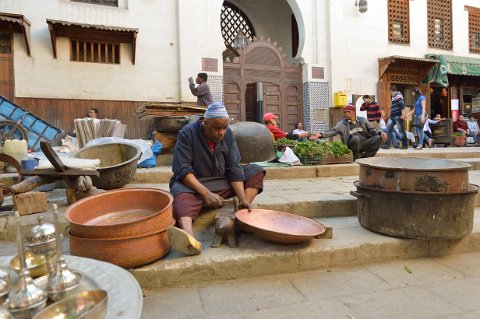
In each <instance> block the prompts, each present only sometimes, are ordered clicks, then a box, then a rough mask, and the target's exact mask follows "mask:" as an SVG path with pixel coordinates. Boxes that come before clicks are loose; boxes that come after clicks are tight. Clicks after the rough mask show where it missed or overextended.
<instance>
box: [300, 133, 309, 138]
mask: <svg viewBox="0 0 480 319" xmlns="http://www.w3.org/2000/svg"><path fill="white" fill-rule="evenodd" d="M298 137H299V138H307V137H308V133H300V134H298Z"/></svg>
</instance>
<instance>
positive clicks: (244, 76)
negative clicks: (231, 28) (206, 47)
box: [223, 38, 303, 131]
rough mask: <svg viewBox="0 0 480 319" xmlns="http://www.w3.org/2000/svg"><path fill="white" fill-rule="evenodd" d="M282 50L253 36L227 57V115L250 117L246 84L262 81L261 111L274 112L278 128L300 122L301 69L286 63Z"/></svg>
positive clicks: (274, 44) (225, 69)
mask: <svg viewBox="0 0 480 319" xmlns="http://www.w3.org/2000/svg"><path fill="white" fill-rule="evenodd" d="M281 50H282V49H281V48H279V47H277V45H276V43H271V42H270V40H264V39H262V38H260V39H254V41H253V42H251V43H249V44H248V45H247V46H246V47H245V48H244V49H243V50H241V51H239V56H237V57H235V58H234V59H233V61H231V60H230V59H229V58H227V59H226V61H224V64H223V81H224V82H223V83H224V92H225V106H226V107H227V110H228V112H229V114H232V115H234V116H238V120H240V121H246V120H247V118H248V119H250V118H251V113H252V111H251V110H250V106H249V109H248V110H247V108H246V97H245V96H246V93H247V86H248V87H251V86H253V85H254V84H255V83H257V82H262V83H263V113H267V112H272V113H275V114H277V116H278V117H279V121H278V122H279V127H281V128H282V129H283V130H286V131H291V130H292V129H293V127H294V125H295V124H296V123H297V122H299V121H302V117H303V100H302V96H303V92H302V81H301V79H302V77H301V74H302V73H301V68H300V67H292V66H290V65H288V63H287V62H286V60H285V57H284V55H283V54H282V52H281ZM249 92H250V91H249ZM257 94H258V92H257ZM249 103H251V101H249ZM249 105H250V104H249ZM247 113H248V115H247Z"/></svg>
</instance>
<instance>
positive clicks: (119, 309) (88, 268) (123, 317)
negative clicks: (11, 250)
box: [0, 255, 143, 319]
mask: <svg viewBox="0 0 480 319" xmlns="http://www.w3.org/2000/svg"><path fill="white" fill-rule="evenodd" d="M12 258H13V256H1V257H0V268H2V269H6V270H10V274H11V276H12V274H14V271H13V270H12V269H11V268H10V267H9V263H10V260H11V259H12ZM65 259H66V261H67V263H68V266H69V268H70V269H71V270H73V271H76V272H80V273H82V275H83V279H82V282H81V283H80V288H79V290H76V291H77V292H78V291H83V290H96V289H103V290H106V291H107V293H108V306H107V314H106V315H105V318H108V319H110V318H112V319H113V318H115V319H140V318H141V315H142V305H143V299H142V298H143V297H142V290H141V288H140V285H139V284H138V282H137V280H136V279H135V278H134V277H133V276H132V275H131V274H130V273H129V272H128V271H126V270H125V269H122V268H120V267H118V266H115V265H112V264H109V263H106V262H103V261H98V260H94V259H89V258H83V257H77V256H70V255H65ZM39 279H40V278H39ZM39 279H37V280H39ZM42 280H43V279H42Z"/></svg>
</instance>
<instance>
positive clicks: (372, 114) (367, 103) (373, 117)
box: [360, 95, 382, 128]
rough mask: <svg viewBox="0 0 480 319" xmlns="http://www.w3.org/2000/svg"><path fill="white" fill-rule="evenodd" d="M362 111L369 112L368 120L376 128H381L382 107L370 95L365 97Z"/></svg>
mask: <svg viewBox="0 0 480 319" xmlns="http://www.w3.org/2000/svg"><path fill="white" fill-rule="evenodd" d="M360 111H367V120H368V121H369V122H370V123H372V124H373V126H375V127H377V128H378V127H379V123H380V119H381V118H382V113H380V105H378V104H377V102H375V101H372V98H371V97H370V95H364V96H363V104H362V106H361V107H360Z"/></svg>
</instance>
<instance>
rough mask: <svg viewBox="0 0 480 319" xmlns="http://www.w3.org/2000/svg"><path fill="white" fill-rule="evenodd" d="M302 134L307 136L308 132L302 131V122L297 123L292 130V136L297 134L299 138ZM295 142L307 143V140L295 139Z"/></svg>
mask: <svg viewBox="0 0 480 319" xmlns="http://www.w3.org/2000/svg"><path fill="white" fill-rule="evenodd" d="M303 133H307V134H308V132H307V131H305V130H304V129H303V123H302V122H298V123H297V125H295V129H294V130H293V132H292V134H297V135H299V136H300V134H303ZM297 141H299V142H306V141H307V138H306V137H304V138H301V137H299V138H298V139H297Z"/></svg>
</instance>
